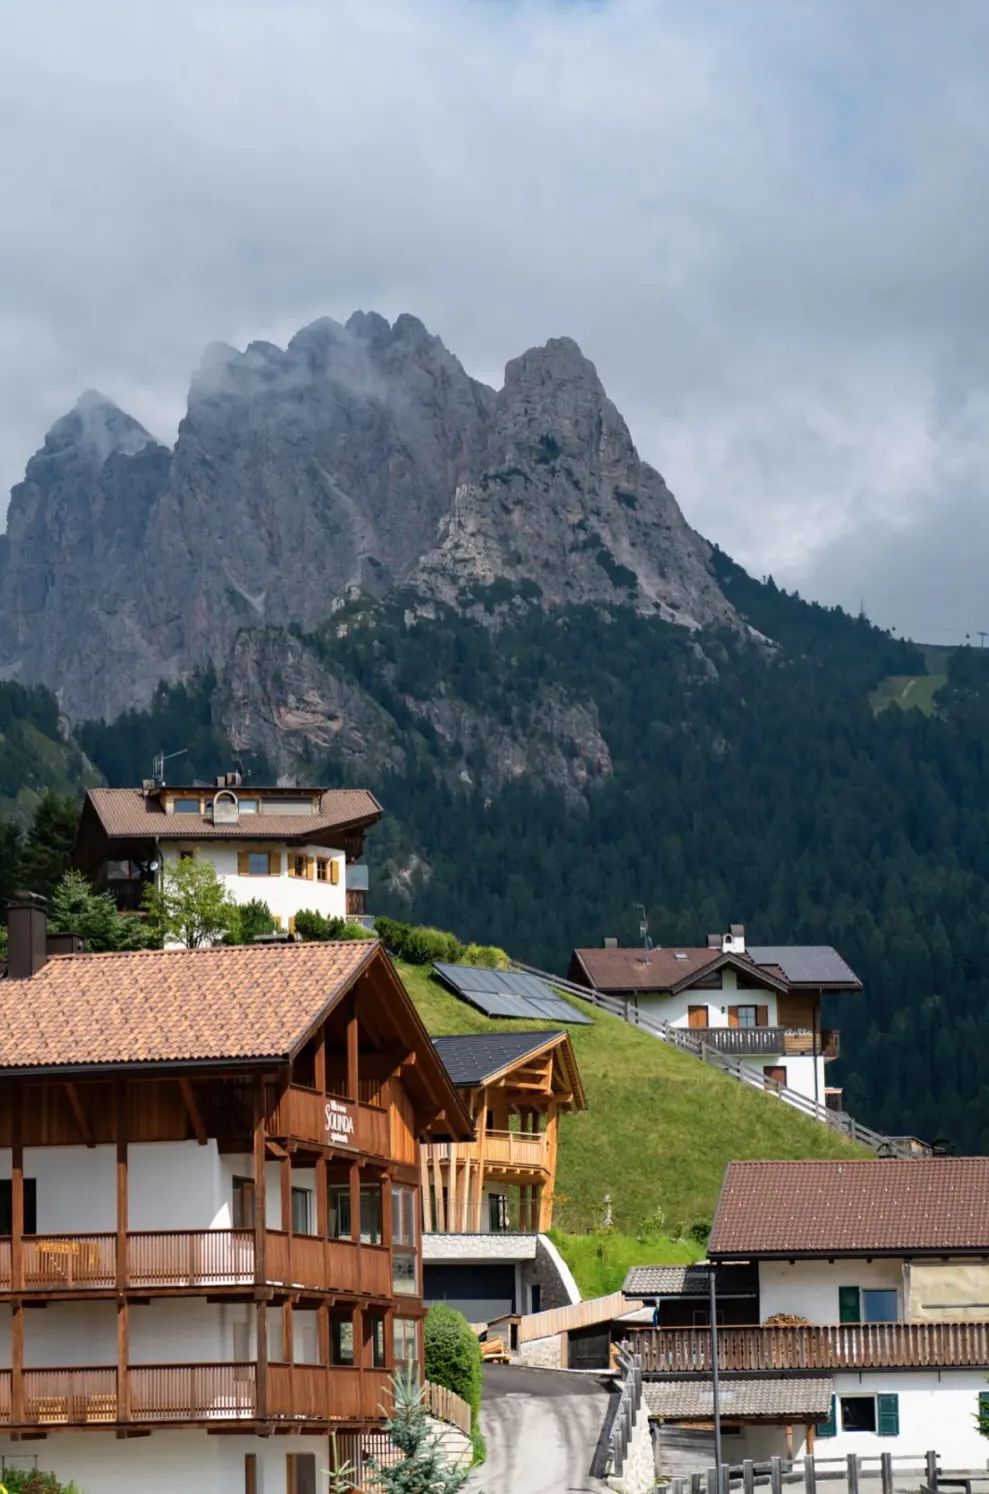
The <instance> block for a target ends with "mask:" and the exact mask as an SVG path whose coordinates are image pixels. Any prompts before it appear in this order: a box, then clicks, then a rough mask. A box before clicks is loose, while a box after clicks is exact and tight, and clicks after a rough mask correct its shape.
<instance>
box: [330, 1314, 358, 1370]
mask: <svg viewBox="0 0 989 1494" xmlns="http://www.w3.org/2000/svg"><path fill="white" fill-rule="evenodd" d="M330 1329H331V1331H330V1363H331V1364H353V1362H354V1322H353V1319H352V1318H334V1319H333V1320H332V1322H331V1325H330Z"/></svg>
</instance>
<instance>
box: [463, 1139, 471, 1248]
mask: <svg viewBox="0 0 989 1494" xmlns="http://www.w3.org/2000/svg"><path fill="white" fill-rule="evenodd" d="M471 1172H472V1166H471V1160H470V1157H465V1158H464V1185H463V1196H462V1197H461V1200H460V1230H461V1233H462V1234H466V1233H467V1230H468V1227H469V1224H470V1187H471Z"/></svg>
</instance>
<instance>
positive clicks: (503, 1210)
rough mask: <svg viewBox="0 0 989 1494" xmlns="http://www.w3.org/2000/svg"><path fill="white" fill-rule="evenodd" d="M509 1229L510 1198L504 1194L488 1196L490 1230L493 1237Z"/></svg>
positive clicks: (490, 1194)
mask: <svg viewBox="0 0 989 1494" xmlns="http://www.w3.org/2000/svg"><path fill="white" fill-rule="evenodd" d="M507 1228H508V1197H507V1195H506V1194H504V1193H489V1194H488V1229H489V1230H490V1231H491V1233H492V1234H493V1235H497V1234H500V1233H501V1232H502V1230H506V1229H507Z"/></svg>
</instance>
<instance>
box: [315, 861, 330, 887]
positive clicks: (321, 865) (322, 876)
mask: <svg viewBox="0 0 989 1494" xmlns="http://www.w3.org/2000/svg"><path fill="white" fill-rule="evenodd" d="M328 866H329V862H328V861H327V860H326V857H325V856H319V857H317V860H316V881H317V882H325V881H326V880H327V878H328V875H329V873H328V871H327V867H328Z"/></svg>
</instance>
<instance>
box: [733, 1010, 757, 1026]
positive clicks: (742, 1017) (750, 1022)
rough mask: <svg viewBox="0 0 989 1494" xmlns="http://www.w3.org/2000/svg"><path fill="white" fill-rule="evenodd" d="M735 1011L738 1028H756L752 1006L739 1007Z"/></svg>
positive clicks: (754, 1012)
mask: <svg viewBox="0 0 989 1494" xmlns="http://www.w3.org/2000/svg"><path fill="white" fill-rule="evenodd" d="M737 1010H738V1025H739V1027H755V1026H756V1009H755V1007H754V1006H740V1007H738V1008H737Z"/></svg>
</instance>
